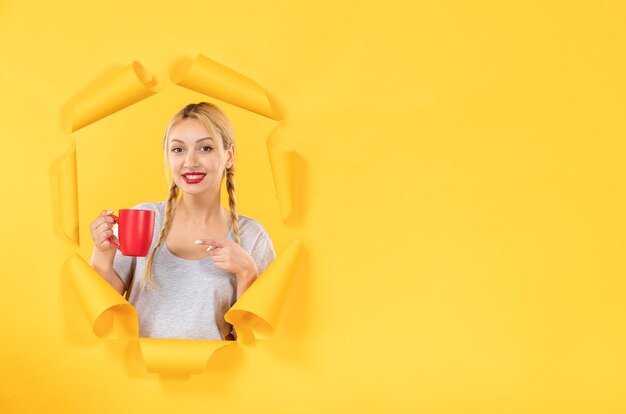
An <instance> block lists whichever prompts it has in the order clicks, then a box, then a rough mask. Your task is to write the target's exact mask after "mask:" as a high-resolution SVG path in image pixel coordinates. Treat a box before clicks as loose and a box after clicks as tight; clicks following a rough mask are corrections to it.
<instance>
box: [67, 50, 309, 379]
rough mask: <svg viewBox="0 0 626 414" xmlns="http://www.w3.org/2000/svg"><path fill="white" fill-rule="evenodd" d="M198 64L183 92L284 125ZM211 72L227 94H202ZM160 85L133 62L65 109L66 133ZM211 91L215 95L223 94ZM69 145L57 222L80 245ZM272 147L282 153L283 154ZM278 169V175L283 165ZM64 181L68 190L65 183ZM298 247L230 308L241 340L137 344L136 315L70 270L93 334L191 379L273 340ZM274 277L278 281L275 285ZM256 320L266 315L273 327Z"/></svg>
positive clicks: (97, 279)
mask: <svg viewBox="0 0 626 414" xmlns="http://www.w3.org/2000/svg"><path fill="white" fill-rule="evenodd" d="M196 62H200V69H199V70H195V69H194V68H193V64H192V65H191V66H190V67H189V68H188V70H187V71H186V72H185V73H184V76H183V77H182V78H181V79H182V80H181V82H180V86H184V87H187V88H188V89H192V90H196V91H197V92H200V93H204V94H205V95H207V96H213V97H216V98H218V99H221V100H223V101H225V102H228V103H231V104H234V105H236V106H239V107H242V108H244V109H248V110H250V111H253V112H255V113H258V114H260V115H263V116H266V117H268V118H271V119H276V120H279V119H280V117H279V116H278V115H277V109H276V107H275V104H273V103H272V101H270V99H269V95H268V94H267V92H266V91H265V90H264V89H263V88H261V87H260V86H259V85H258V84H257V83H256V82H255V81H253V80H251V79H249V78H246V77H245V76H243V75H241V74H239V73H237V72H235V71H232V70H231V69H229V68H226V67H225V66H223V65H220V64H218V63H217V62H214V61H211V60H210V59H208V58H205V57H204V56H202V55H198V58H197V59H196ZM207 62H208V63H207ZM207 66H209V67H210V68H209V69H212V70H213V73H212V74H211V76H209V79H213V80H217V81H218V82H224V84H225V86H224V87H223V88H222V89H220V88H217V89H218V90H217V91H215V90H212V89H211V86H212V87H215V85H210V83H209V87H208V89H207V92H209V93H207V92H205V91H203V90H202V88H207V86H206V85H207V82H206V81H207V79H203V78H202V76H204V75H206V70H204V71H203V69H206V67H207ZM216 68H217V70H215V69H216ZM187 72H191V75H192V76H190V77H188V76H187V75H188V73H187ZM196 72H197V73H196ZM209 72H210V71H209ZM176 83H178V82H176ZM183 83H185V84H186V85H184V84H183ZM156 86H157V83H156V80H154V79H150V78H149V76H148V75H147V71H145V68H143V66H141V64H139V63H138V62H133V63H132V64H131V65H129V66H127V67H125V68H123V69H122V70H120V71H118V72H117V73H115V74H113V75H112V76H109V77H107V78H106V79H104V80H103V81H101V82H100V83H99V84H98V85H96V86H95V87H93V88H88V89H86V90H84V91H83V92H82V93H81V94H80V95H79V96H77V98H76V99H74V100H72V101H71V102H70V103H68V104H66V106H65V108H64V109H63V110H62V129H63V130H64V131H65V132H67V133H71V132H74V131H76V130H78V129H80V128H82V127H84V126H86V125H89V124H91V123H94V122H96V121H98V120H100V119H102V118H104V117H106V116H108V115H110V114H112V113H115V112H117V111H119V110H122V109H124V108H126V107H128V106H130V105H132V104H134V103H136V102H139V101H140V100H142V99H145V98H146V97H149V96H150V95H152V94H154V93H156V92H158V91H157V88H156ZM195 88H197V89H195ZM212 92H217V95H218V96H216V94H215V93H212ZM72 143H73V145H74V147H73V148H72V150H71V151H70V153H69V154H68V156H67V157H66V158H65V159H64V160H63V161H62V162H61V165H63V168H61V167H60V168H59V173H58V182H59V186H58V206H59V210H58V211H59V212H61V211H67V213H63V214H64V215H62V214H59V215H57V216H55V220H56V221H57V225H59V226H60V228H62V229H63V230H64V234H66V235H67V236H68V238H70V239H71V240H73V241H74V242H75V243H76V244H77V245H78V244H79V240H78V234H79V232H78V194H77V185H76V179H77V171H76V152H75V143H74V142H73V140H72ZM274 149H275V150H279V151H283V152H285V151H284V149H282V148H274ZM290 151H291V152H292V154H291V157H293V150H287V151H286V152H290ZM284 156H285V154H281V157H282V158H284ZM287 157H289V155H287ZM289 162H291V164H293V160H292V161H287V164H289ZM281 163H284V161H281ZM278 169H279V170H280V167H279V168H278ZM292 170H293V168H291V169H289V168H288V169H287V171H292ZM273 171H274V169H273ZM61 183H64V184H63V185H61ZM72 203H73V205H74V206H75V208H71V207H67V210H66V209H65V207H66V206H69V205H70V204H72ZM294 246H295V247H294ZM300 249H301V243H300V241H299V240H297V239H295V241H292V242H291V243H290V245H289V246H288V248H287V249H285V252H287V253H284V252H283V253H281V254H280V255H279V257H277V259H275V261H277V264H276V265H274V270H272V271H271V272H268V269H269V268H270V267H268V268H267V269H266V271H265V272H264V273H263V277H264V279H263V280H264V282H262V283H260V284H258V286H257V288H255V289H253V290H250V288H249V289H248V290H247V291H246V292H244V294H243V295H242V296H241V297H240V298H239V301H238V302H237V303H239V305H240V306H239V307H238V308H235V306H233V308H235V309H233V312H231V313H230V317H232V318H233V320H235V321H236V324H237V326H238V328H239V329H240V330H241V332H242V333H241V335H239V334H238V341H223V340H189V339H178V338H175V339H174V338H172V339H169V338H139V337H138V330H139V329H138V317H137V312H136V310H135V308H134V307H133V306H132V305H131V304H130V303H128V302H127V301H126V300H125V299H124V298H123V297H122V296H121V295H119V294H118V293H117V292H116V291H115V290H114V289H113V288H112V287H111V286H110V285H109V283H108V282H107V281H106V280H104V278H102V276H101V275H100V274H99V273H98V272H96V271H95V270H94V269H93V268H92V267H91V266H90V265H89V264H88V263H87V262H86V261H85V260H83V259H82V258H81V257H80V256H79V255H78V254H74V255H72V256H71V257H70V259H69V261H68V263H67V268H68V271H69V274H70V278H71V284H72V286H73V289H74V292H75V294H76V296H77V298H78V300H79V302H80V305H81V307H82V308H83V310H84V312H85V315H86V316H87V319H88V322H89V325H90V326H91V327H92V330H93V332H94V334H95V335H96V336H98V337H100V338H105V339H116V338H130V339H132V341H131V342H135V343H137V344H138V345H139V349H140V350H141V355H142V359H143V360H144V364H145V365H146V368H147V369H148V370H149V371H150V372H159V373H175V374H180V373H183V374H190V373H199V372H201V370H202V369H201V367H202V368H204V366H205V365H206V363H207V362H208V360H209V359H210V358H211V356H212V355H213V354H214V353H215V352H216V351H217V350H218V349H222V348H224V347H226V346H232V345H235V344H239V343H241V341H239V338H242V340H246V339H248V340H246V341H245V342H246V343H247V342H250V340H254V337H255V335H256V336H257V337H269V336H271V335H273V334H274V331H275V329H276V325H277V323H278V320H279V317H280V314H281V311H282V307H283V306H284V302H285V299H286V297H285V296H286V294H287V292H288V287H289V285H290V282H291V280H292V273H293V271H294V268H295V260H296V258H297V253H298V252H299V251H300ZM277 269H282V270H277ZM285 272H286V273H285ZM272 275H274V276H272ZM274 278H275V279H278V281H274V282H271V279H274ZM257 282H258V280H257ZM257 282H255V284H256V283H257ZM253 285H254V284H253ZM281 285H282V286H281ZM259 286H260V287H259ZM263 286H266V288H263ZM267 288H272V289H276V290H275V291H273V292H267V294H265V293H264V290H265V289H267ZM249 291H252V292H256V293H255V294H254V296H255V297H254V298H252V299H246V298H249V297H250V296H252V294H250V293H249ZM276 292H282V294H278V293H276ZM270 293H273V295H270ZM270 296H271V297H274V298H276V303H271V301H268V300H267V297H270ZM255 302H258V303H259V304H260V306H259V308H256V307H255ZM264 302H265V303H264ZM277 303H278V305H277ZM236 305H237V304H236ZM227 314H228V313H227ZM259 315H266V316H265V317H267V318H269V321H266V320H265V319H263V317H261V316H259Z"/></svg>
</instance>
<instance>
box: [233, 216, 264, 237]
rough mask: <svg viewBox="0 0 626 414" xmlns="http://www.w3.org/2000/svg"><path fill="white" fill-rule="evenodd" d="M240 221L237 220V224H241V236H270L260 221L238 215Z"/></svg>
mask: <svg viewBox="0 0 626 414" xmlns="http://www.w3.org/2000/svg"><path fill="white" fill-rule="evenodd" d="M238 216H239V219H238V220H237V224H239V235H240V236H242V235H244V234H245V235H247V236H253V235H255V236H258V235H268V234H267V230H265V227H263V225H262V224H261V223H260V222H259V221H258V220H255V219H253V218H252V217H249V216H246V215H243V214H238Z"/></svg>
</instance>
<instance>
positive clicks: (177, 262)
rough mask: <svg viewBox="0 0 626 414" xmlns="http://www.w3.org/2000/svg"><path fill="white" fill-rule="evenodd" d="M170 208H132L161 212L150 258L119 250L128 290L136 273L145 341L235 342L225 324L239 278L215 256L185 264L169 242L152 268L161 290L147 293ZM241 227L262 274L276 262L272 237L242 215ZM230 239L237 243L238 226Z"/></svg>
mask: <svg viewBox="0 0 626 414" xmlns="http://www.w3.org/2000/svg"><path fill="white" fill-rule="evenodd" d="M165 203H166V202H165V201H161V202H146V203H141V204H138V205H136V206H134V207H132V208H133V209H143V210H152V211H154V212H155V222H154V234H153V237H152V245H151V246H150V251H149V252H148V256H146V257H131V256H124V255H123V254H122V253H121V252H120V251H119V250H118V251H117V253H116V254H115V259H114V262H113V267H114V269H115V271H116V272H117V274H119V275H120V277H121V278H122V280H123V281H124V284H125V285H128V280H129V279H130V276H131V274H134V277H133V286H132V289H131V295H130V297H129V302H130V303H131V304H132V305H133V306H134V307H135V309H136V310H137V314H138V316H139V337H140V338H178V339H212V340H224V339H230V338H231V336H230V335H229V334H231V332H232V325H230V324H229V323H227V322H226V321H225V320H224V314H225V313H226V311H228V309H230V307H231V306H232V305H233V304H234V303H235V301H236V300H237V279H236V277H235V274H234V273H229V272H226V271H223V270H220V269H218V268H216V267H215V266H214V265H213V258H212V257H211V256H208V257H206V258H204V259H201V260H190V259H183V258H180V257H178V256H175V255H174V254H173V253H172V252H170V251H169V249H168V248H167V244H166V242H165V241H163V242H162V243H161V245H160V246H159V248H158V249H157V252H156V255H155V257H154V262H153V263H152V277H153V282H154V283H155V284H156V285H157V286H158V287H159V288H160V289H158V290H154V289H152V288H150V285H146V287H145V288H144V289H143V291H141V287H140V286H141V285H140V282H141V280H142V279H143V272H144V269H145V265H146V261H147V260H148V258H149V257H150V254H151V253H152V250H154V246H155V245H156V242H157V240H158V238H159V234H160V232H161V228H162V227H163V216H164V213H165ZM238 224H239V239H240V244H241V247H243V249H244V250H246V251H247V252H248V253H250V255H251V256H252V257H253V258H254V261H255V262H256V265H257V268H258V270H259V275H260V274H261V273H262V272H263V271H264V270H265V268H266V267H267V266H268V265H269V264H270V263H271V262H272V261H273V260H274V259H275V258H276V253H275V251H274V246H273V244H272V241H271V239H270V237H269V234H268V233H267V231H266V230H265V228H264V227H263V226H262V225H261V224H260V223H259V222H257V221H256V220H254V219H251V218H249V217H246V216H242V215H241V214H240V215H239V220H238ZM113 233H114V234H115V236H118V226H114V227H113ZM227 239H228V240H234V235H233V229H232V226H231V229H230V232H229V233H228V237H227ZM191 242H193V241H191Z"/></svg>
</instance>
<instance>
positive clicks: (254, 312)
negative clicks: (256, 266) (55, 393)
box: [224, 239, 302, 342]
mask: <svg viewBox="0 0 626 414" xmlns="http://www.w3.org/2000/svg"><path fill="white" fill-rule="evenodd" d="M301 250H302V243H301V242H300V240H298V239H293V240H292V241H291V242H290V243H289V245H288V246H287V248H286V249H285V250H283V251H282V252H281V253H280V254H279V255H278V256H277V257H276V259H274V261H273V262H272V263H270V265H269V266H268V267H267V268H266V269H265V271H264V272H263V274H261V276H259V278H258V279H257V280H255V281H254V283H253V284H252V285H251V286H250V287H249V288H248V289H247V290H246V291H245V292H244V294H243V295H242V296H241V297H240V298H239V300H238V301H237V302H235V304H234V305H233V306H232V307H231V308H230V309H229V311H228V312H226V315H224V319H225V320H226V322H228V323H230V324H232V325H233V326H234V327H235V329H236V331H237V335H238V336H243V337H244V338H246V342H247V341H249V339H251V338H252V337H253V336H256V337H259V338H268V337H270V336H272V335H274V331H275V330H276V326H277V325H278V321H279V319H280V315H281V313H282V310H283V307H284V305H285V300H286V299H287V294H288V291H289V286H290V285H291V280H292V279H293V275H294V273H295V270H296V265H297V261H298V256H299V254H300V252H301Z"/></svg>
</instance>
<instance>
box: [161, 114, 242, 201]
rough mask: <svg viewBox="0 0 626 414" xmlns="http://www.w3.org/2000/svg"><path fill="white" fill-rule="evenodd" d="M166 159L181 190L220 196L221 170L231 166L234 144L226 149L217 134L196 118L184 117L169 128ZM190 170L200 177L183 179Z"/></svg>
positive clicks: (222, 171)
mask: <svg viewBox="0 0 626 414" xmlns="http://www.w3.org/2000/svg"><path fill="white" fill-rule="evenodd" d="M168 159H169V167H170V171H171V174H172V179H173V180H174V182H175V183H176V185H177V186H178V187H179V188H180V189H181V190H182V191H183V192H185V193H190V194H201V193H205V192H209V193H214V194H216V195H218V196H219V191H220V186H221V183H222V177H223V176H224V171H225V170H226V168H230V167H231V166H232V162H233V147H232V146H231V147H230V148H229V149H228V150H226V151H225V150H224V144H223V142H222V138H221V137H220V136H219V133H217V132H213V131H208V130H207V128H206V127H205V126H204V125H203V123H202V122H201V121H199V120H197V119H195V118H185V119H183V120H182V121H180V122H178V123H177V124H176V125H174V126H173V127H172V129H171V130H170V136H169V142H168ZM190 173H198V174H200V175H201V176H200V177H198V178H199V179H200V180H198V179H196V180H193V178H194V177H191V178H188V177H187V178H186V177H185V175H189V174H190ZM202 175H203V176H202Z"/></svg>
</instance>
